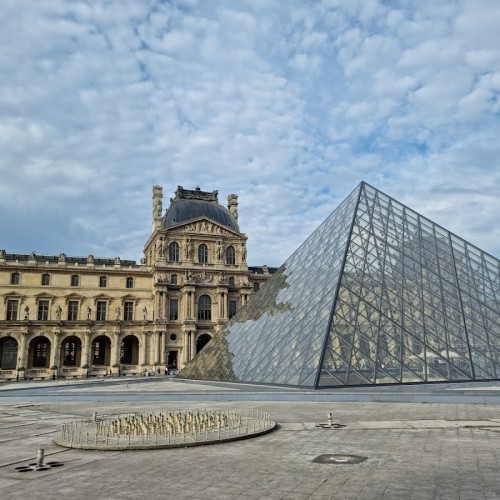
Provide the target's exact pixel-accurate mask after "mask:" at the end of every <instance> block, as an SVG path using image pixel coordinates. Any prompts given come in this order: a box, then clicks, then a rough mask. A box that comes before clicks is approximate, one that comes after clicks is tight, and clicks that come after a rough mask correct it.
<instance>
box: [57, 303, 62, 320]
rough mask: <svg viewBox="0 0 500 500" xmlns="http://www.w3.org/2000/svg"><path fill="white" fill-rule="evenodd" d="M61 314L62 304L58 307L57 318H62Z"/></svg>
mask: <svg viewBox="0 0 500 500" xmlns="http://www.w3.org/2000/svg"><path fill="white" fill-rule="evenodd" d="M61 314H62V308H61V306H57V307H56V319H57V320H60V319H61Z"/></svg>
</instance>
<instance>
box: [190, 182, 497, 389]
mask: <svg viewBox="0 0 500 500" xmlns="http://www.w3.org/2000/svg"><path fill="white" fill-rule="evenodd" d="M181 376H182V377H185V378H194V379H207V380H225V381H232V382H237V381H240V382H250V383H261V384H278V385H292V386H301V387H308V388H322V387H336V386H345V385H373V384H403V383H428V382H448V381H449V382H457V381H470V380H495V379H499V378H500V261H499V260H498V259H495V258H494V257H492V256H490V255H488V254H487V253H485V252H483V251H481V250H480V249H478V248H477V247H475V246H474V245H471V244H470V243H468V242H466V241H464V240H463V239H461V238H459V237H458V236H455V235H454V234H452V233H450V232H449V231H447V230H445V229H444V228H442V227H440V226H439V225H437V224H435V223H433V222H432V221H430V220H429V219H426V218H425V217H423V216H421V215H419V214H418V213H416V212H415V211H413V210H411V209H409V208H408V207H406V206H404V205H402V204H401V203H399V202H398V201H396V200H394V199H392V198H390V197H389V196H387V195H385V194H383V193H382V192H381V191H379V190H377V189H375V188H373V187H372V186H370V185H368V184H366V183H365V182H362V183H361V184H360V185H359V186H358V187H357V188H356V189H355V190H354V191H353V192H352V193H351V194H350V195H349V196H348V197H347V198H346V199H345V200H344V201H343V202H342V203H341V204H340V205H339V207H338V208H337V209H336V210H335V211H334V212H333V213H332V214H331V215H330V216H329V217H328V218H327V219H326V220H325V221H324V222H323V223H322V224H321V225H320V227H319V228H318V229H316V230H315V231H314V232H313V234H312V235H311V236H310V237H309V238H308V239H307V240H306V241H305V242H304V243H303V244H302V245H301V246H300V247H299V248H298V249H297V250H296V251H295V252H294V254H293V255H292V256H291V257H290V258H289V259H288V260H287V261H286V262H285V264H283V266H281V268H280V269H279V270H278V271H277V272H276V273H275V274H274V275H273V277H272V278H271V279H270V280H269V282H268V283H266V285H265V286H263V287H262V289H261V290H260V291H259V292H258V293H257V294H256V295H255V296H254V297H253V298H252V300H251V301H250V302H249V303H248V304H247V305H246V306H245V307H243V308H242V309H241V310H240V311H239V312H238V314H236V316H234V317H233V319H232V320H231V321H230V322H229V323H228V325H227V326H226V327H225V328H224V329H223V330H222V331H220V332H219V333H218V334H216V335H215V337H214V338H213V339H212V341H211V342H210V343H209V344H208V345H207V346H206V347H205V348H204V350H203V351H202V352H201V353H199V355H198V356H196V358H195V359H194V360H193V361H192V362H191V363H190V364H189V365H187V367H186V368H184V370H182V372H181Z"/></svg>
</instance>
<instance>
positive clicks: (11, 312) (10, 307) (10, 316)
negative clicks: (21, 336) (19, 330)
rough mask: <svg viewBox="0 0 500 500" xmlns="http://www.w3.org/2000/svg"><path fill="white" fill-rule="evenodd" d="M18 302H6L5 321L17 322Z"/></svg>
mask: <svg viewBox="0 0 500 500" xmlns="http://www.w3.org/2000/svg"><path fill="white" fill-rule="evenodd" d="M18 307H19V301H18V300H11V299H9V300H7V321H17V310H18Z"/></svg>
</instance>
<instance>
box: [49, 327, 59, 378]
mask: <svg viewBox="0 0 500 500" xmlns="http://www.w3.org/2000/svg"><path fill="white" fill-rule="evenodd" d="M52 338H53V339H54V342H52V344H53V345H52V346H51V349H50V362H49V368H50V369H51V370H52V367H53V366H57V368H58V370H59V368H60V367H59V349H60V344H61V332H60V331H59V330H57V331H55V332H54V335H53V336H52Z"/></svg>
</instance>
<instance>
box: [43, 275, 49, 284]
mask: <svg viewBox="0 0 500 500" xmlns="http://www.w3.org/2000/svg"><path fill="white" fill-rule="evenodd" d="M49 285H50V274H42V286H49Z"/></svg>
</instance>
